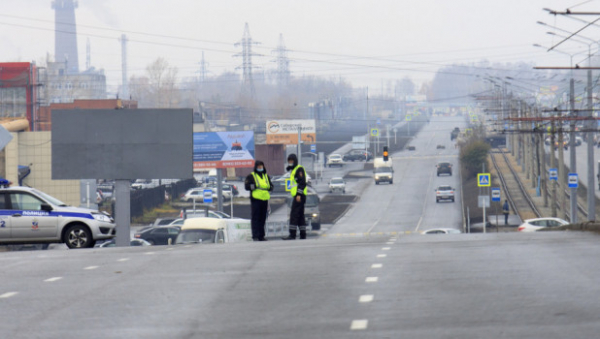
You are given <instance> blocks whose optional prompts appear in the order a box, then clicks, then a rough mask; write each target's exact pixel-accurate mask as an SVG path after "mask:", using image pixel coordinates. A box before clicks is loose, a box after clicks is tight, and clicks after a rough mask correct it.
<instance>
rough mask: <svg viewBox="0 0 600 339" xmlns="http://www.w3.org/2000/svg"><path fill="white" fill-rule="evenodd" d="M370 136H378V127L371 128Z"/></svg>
mask: <svg viewBox="0 0 600 339" xmlns="http://www.w3.org/2000/svg"><path fill="white" fill-rule="evenodd" d="M371 136H372V137H378V136H379V128H371Z"/></svg>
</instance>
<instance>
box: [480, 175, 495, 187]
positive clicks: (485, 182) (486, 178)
mask: <svg viewBox="0 0 600 339" xmlns="http://www.w3.org/2000/svg"><path fill="white" fill-rule="evenodd" d="M477 186H478V187H490V186H492V183H491V180H490V174H489V173H478V174H477Z"/></svg>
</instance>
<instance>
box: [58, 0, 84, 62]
mask: <svg viewBox="0 0 600 339" xmlns="http://www.w3.org/2000/svg"><path fill="white" fill-rule="evenodd" d="M77 7H78V2H77V0H55V1H52V9H54V27H55V28H54V29H55V32H54V59H55V60H56V61H57V62H67V67H68V68H67V72H68V73H79V56H78V54H77V26H76V24H75V9H76V8H77Z"/></svg>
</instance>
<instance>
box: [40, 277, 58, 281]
mask: <svg viewBox="0 0 600 339" xmlns="http://www.w3.org/2000/svg"><path fill="white" fill-rule="evenodd" d="M60 279H62V277H53V278H49V279H46V280H44V282H55V281H59V280H60Z"/></svg>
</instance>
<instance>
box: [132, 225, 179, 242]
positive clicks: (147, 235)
mask: <svg viewBox="0 0 600 339" xmlns="http://www.w3.org/2000/svg"><path fill="white" fill-rule="evenodd" d="M180 230H181V228H180V227H177V226H170V227H152V228H149V229H146V230H144V231H141V232H136V233H135V235H134V237H135V238H136V239H143V240H146V241H147V242H148V243H150V245H168V244H169V239H171V244H175V240H176V239H177V235H178V234H179V231H180Z"/></svg>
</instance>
